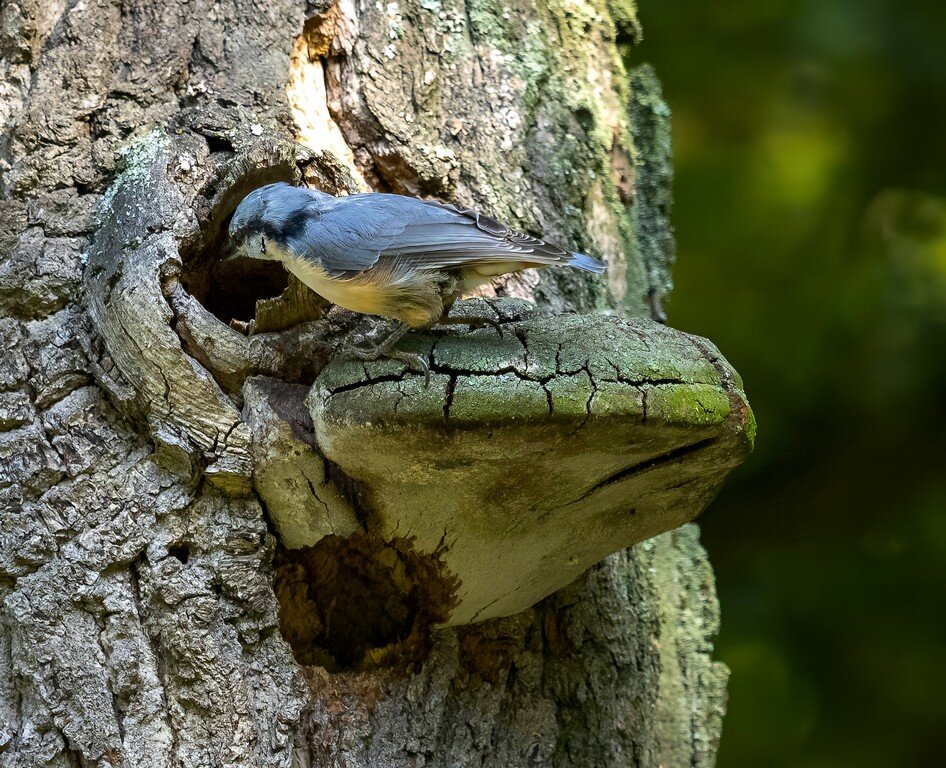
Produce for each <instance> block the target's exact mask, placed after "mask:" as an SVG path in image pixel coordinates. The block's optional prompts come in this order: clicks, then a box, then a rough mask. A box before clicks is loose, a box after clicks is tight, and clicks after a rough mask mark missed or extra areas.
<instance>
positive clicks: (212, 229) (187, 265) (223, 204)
mask: <svg viewBox="0 0 946 768" xmlns="http://www.w3.org/2000/svg"><path fill="white" fill-rule="evenodd" d="M291 180H292V175H291V170H290V169H289V168H281V167H271V168H257V169H253V170H252V171H251V172H249V173H247V175H246V176H244V177H243V178H241V179H240V182H239V183H237V184H233V185H232V186H231V187H229V188H228V190H227V193H226V195H224V196H223V198H222V199H220V200H218V201H217V202H216V203H215V204H214V206H213V208H212V209H208V210H205V211H201V212H199V216H200V219H201V228H200V232H199V234H198V235H196V236H195V237H193V238H191V239H190V240H188V241H185V242H183V243H181V259H182V261H183V269H182V271H181V284H182V285H183V286H184V289H185V290H186V291H187V292H188V293H189V294H190V295H191V296H193V297H194V298H195V299H197V300H198V301H199V302H200V303H201V304H203V305H204V306H205V307H206V308H207V309H208V310H209V311H210V312H211V313H212V314H213V315H214V316H215V317H217V318H218V319H220V320H222V321H223V322H224V323H227V324H229V323H230V321H231V320H240V321H243V322H247V321H249V320H252V319H253V316H254V312H255V310H256V302H257V301H259V300H260V299H271V298H274V297H276V296H279V295H280V294H281V293H282V292H283V291H284V290H285V289H286V286H287V285H289V273H288V272H286V270H285V269H284V268H283V266H282V264H280V263H279V262H276V261H264V260H262V259H250V258H236V259H232V260H227V261H224V257H225V256H227V255H228V254H229V253H231V245H230V241H229V236H228V234H227V227H228V226H229V225H230V219H231V218H233V212H234V211H235V210H236V207H237V205H239V203H240V201H241V200H242V199H243V198H244V197H245V196H246V195H248V194H249V193H250V192H252V191H253V190H254V189H256V188H257V187H261V186H263V185H264V184H269V183H271V182H274V181H291Z"/></svg>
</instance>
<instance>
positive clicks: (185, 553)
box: [168, 544, 191, 565]
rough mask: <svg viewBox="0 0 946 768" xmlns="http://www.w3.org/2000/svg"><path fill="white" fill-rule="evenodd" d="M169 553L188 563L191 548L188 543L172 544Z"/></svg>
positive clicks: (185, 563)
mask: <svg viewBox="0 0 946 768" xmlns="http://www.w3.org/2000/svg"><path fill="white" fill-rule="evenodd" d="M168 554H169V555H170V556H171V557H174V558H177V559H178V560H180V561H181V562H182V563H184V565H187V561H188V560H190V557H191V550H190V547H188V546H187V545H186V544H172V545H171V546H170V547H168Z"/></svg>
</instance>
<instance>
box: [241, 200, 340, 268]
mask: <svg viewBox="0 0 946 768" xmlns="http://www.w3.org/2000/svg"><path fill="white" fill-rule="evenodd" d="M322 198H330V199H331V195H326V194H325V193H323V192H316V191H315V190H309V189H305V188H303V187H294V186H292V185H291V184H286V183H285V182H278V183H276V184H267V185H266V186H265V187H260V188H259V189H254V190H253V191H252V192H250V194H248V195H247V196H246V197H244V198H243V200H242V201H241V202H240V204H239V205H238V206H237V209H236V211H235V212H234V214H233V218H232V219H231V220H230V227H229V230H228V232H229V235H230V242H231V245H232V247H233V248H234V249H235V253H234V254H233V255H232V256H230V257H228V258H233V257H234V256H238V255H242V256H248V257H250V258H254V259H277V260H279V259H282V258H283V256H284V253H285V243H286V242H287V240H288V238H289V237H290V236H292V235H293V234H294V230H295V229H297V228H298V227H299V226H304V225H305V222H306V220H307V219H308V218H310V217H311V216H312V215H313V211H312V209H313V207H315V206H317V205H318V203H319V202H320V201H321V200H322Z"/></svg>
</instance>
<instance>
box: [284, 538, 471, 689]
mask: <svg viewBox="0 0 946 768" xmlns="http://www.w3.org/2000/svg"><path fill="white" fill-rule="evenodd" d="M457 586H458V585H457V583H456V579H455V578H452V577H451V576H450V575H449V574H447V573H446V571H445V569H444V568H443V565H442V564H441V562H440V560H439V559H438V558H437V557H436V556H431V555H423V554H419V553H417V552H415V551H414V550H413V549H412V548H411V546H410V542H409V541H408V540H406V539H395V540H393V541H392V542H390V543H384V542H381V541H379V540H377V539H375V538H372V537H370V536H368V535H366V534H356V535H354V536H351V537H348V538H343V537H341V536H326V537H325V538H323V539H322V540H320V541H319V542H318V543H317V544H315V545H314V546H312V547H303V548H300V549H284V548H280V549H279V550H278V551H277V554H276V561H275V591H276V597H277V599H278V601H279V624H280V629H281V631H282V634H283V637H284V638H285V639H286V641H287V642H288V643H289V645H290V646H291V648H292V650H293V654H294V655H295V658H296V661H298V662H299V663H300V664H303V665H306V666H312V665H317V666H321V667H325V668H326V669H328V670H329V671H331V672H337V671H341V670H364V669H371V668H375V667H379V666H395V665H397V664H404V665H411V664H415V663H418V662H420V661H422V660H423V659H424V658H425V657H426V654H427V653H428V651H429V649H430V630H431V628H432V627H433V626H434V625H435V624H438V623H441V622H443V621H445V620H446V618H447V616H448V614H449V612H450V610H451V608H452V607H453V606H454V603H455V597H454V594H455V592H456V587H457Z"/></svg>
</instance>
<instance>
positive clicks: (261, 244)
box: [259, 237, 266, 255]
mask: <svg viewBox="0 0 946 768" xmlns="http://www.w3.org/2000/svg"><path fill="white" fill-rule="evenodd" d="M259 252H260V255H263V254H265V253H266V238H265V237H261V238H260V239H259Z"/></svg>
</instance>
